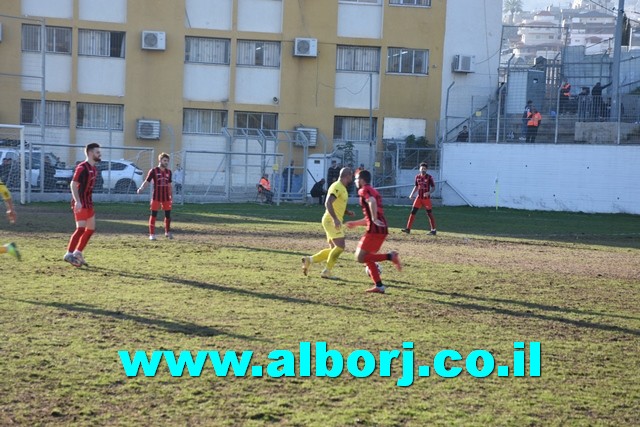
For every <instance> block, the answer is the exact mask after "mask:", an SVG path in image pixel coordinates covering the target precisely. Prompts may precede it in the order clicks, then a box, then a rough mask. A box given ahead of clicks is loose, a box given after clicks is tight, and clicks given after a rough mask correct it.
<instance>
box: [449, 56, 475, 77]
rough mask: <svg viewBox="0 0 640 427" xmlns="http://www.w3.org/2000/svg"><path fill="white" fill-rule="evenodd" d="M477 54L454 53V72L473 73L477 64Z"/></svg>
mask: <svg viewBox="0 0 640 427" xmlns="http://www.w3.org/2000/svg"><path fill="white" fill-rule="evenodd" d="M475 59H476V57H475V56H469V55H454V56H453V64H452V70H453V72H454V73H473V72H474V69H473V68H474V65H475Z"/></svg>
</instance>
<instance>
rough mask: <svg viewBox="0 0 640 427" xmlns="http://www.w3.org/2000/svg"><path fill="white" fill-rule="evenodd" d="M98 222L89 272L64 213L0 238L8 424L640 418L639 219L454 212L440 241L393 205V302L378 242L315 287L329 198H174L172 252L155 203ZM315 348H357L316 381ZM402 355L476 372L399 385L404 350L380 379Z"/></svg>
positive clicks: (3, 411)
mask: <svg viewBox="0 0 640 427" xmlns="http://www.w3.org/2000/svg"><path fill="white" fill-rule="evenodd" d="M350 208H351V209H354V210H355V211H356V212H357V214H356V217H357V218H360V217H361V215H362V213H361V211H360V209H359V208H358V207H355V206H351V207H350ZM96 212H97V219H98V223H97V232H96V234H95V235H94V236H93V237H92V240H91V242H90V243H89V246H88V247H87V249H86V250H85V258H86V260H87V262H88V263H89V264H90V267H89V268H80V269H78V268H74V267H72V266H71V265H69V264H67V263H65V262H63V261H62V256H63V255H64V252H65V248H66V244H67V241H68V238H69V235H70V234H71V232H72V231H73V228H74V225H73V218H72V214H71V211H70V209H69V206H68V204H32V205H27V206H23V207H19V210H18V215H19V217H18V223H17V224H15V225H13V226H10V225H9V224H8V222H7V221H4V220H3V221H2V222H1V223H0V243H7V242H9V241H15V242H16V243H17V244H18V246H19V248H20V249H21V251H22V254H23V260H22V262H20V263H18V262H17V261H16V260H14V259H13V258H11V257H9V256H8V255H6V254H5V255H2V256H0V273H1V274H2V285H1V286H0V357H1V359H0V366H1V368H0V425H3V426H4V425H14V424H16V425H44V424H46V425H69V424H80V425H148V426H156V425H215V426H222V425H228V426H238V425H247V426H253V425H256V426H258V425H265V424H266V425H297V426H307V425H317V426H347V425H358V426H360V425H364V426H404V425H410V426H426V425H444V426H449V425H477V426H486V425H544V426H547V425H585V426H586V425H611V426H621V425H640V406H639V402H640V381H639V380H638V379H639V378H640V363H639V356H638V354H640V308H639V307H640V217H638V216H631V215H587V214H577V213H557V212H529V211H515V210H508V209H504V210H502V209H501V210H498V211H496V210H492V209H472V208H467V207H457V208H450V207H442V208H436V209H435V210H434V214H435V215H436V219H437V221H438V235H437V236H436V237H434V236H428V235H427V234H426V232H427V218H426V215H425V214H424V212H421V213H419V214H418V216H417V218H416V221H415V225H414V230H413V231H412V234H411V235H405V234H402V233H401V232H400V230H399V229H400V228H401V227H404V225H405V222H406V219H407V215H408V213H409V208H408V207H385V214H386V216H387V218H388V219H389V222H390V225H391V226H392V230H391V234H390V235H389V238H388V239H387V241H386V243H385V245H384V246H383V250H391V249H395V250H398V251H399V252H400V256H401V259H402V262H403V267H404V268H403V271H401V272H398V271H396V270H395V269H394V268H393V266H392V265H391V263H384V264H383V271H382V278H383V281H384V282H385V285H387V287H388V288H387V294H385V295H375V294H366V293H365V292H364V290H365V289H366V288H368V287H369V286H370V285H371V283H370V280H369V278H368V277H367V276H366V275H365V273H364V267H363V266H362V265H360V264H357V263H356V262H355V261H354V259H353V255H352V253H353V251H354V250H355V247H356V244H357V241H358V239H359V238H360V235H361V233H362V232H363V229H356V230H349V231H348V232H347V251H346V252H345V253H344V254H343V255H342V256H341V258H340V260H339V261H338V264H337V266H336V268H335V269H334V273H335V274H337V275H338V276H340V278H341V279H340V280H325V279H321V278H320V271H321V268H322V267H320V266H318V265H314V266H313V268H312V270H311V272H310V275H309V277H304V276H303V275H302V273H301V269H300V258H301V256H303V255H309V254H313V253H315V252H317V251H318V250H320V249H322V248H324V247H325V246H326V241H325V239H324V234H323V231H322V228H321V225H320V218H321V216H322V213H323V209H321V208H320V207H318V206H301V205H295V204H284V205H282V206H262V205H256V204H219V205H218V204H215V205H185V206H176V207H175V209H174V212H173V215H172V218H173V225H172V228H173V232H174V235H175V239H174V240H165V239H164V238H160V237H159V238H158V240H157V241H155V242H151V241H149V240H148V238H147V237H148V236H147V219H148V208H147V206H146V205H142V204H108V205H107V204H100V205H97V207H96ZM159 218H162V214H161V213H160V214H159ZM158 225H159V226H160V227H158V228H159V229H158V236H161V235H162V228H161V220H159V221H158V223H157V226H158ZM301 342H310V343H311V344H312V348H314V347H313V345H315V343H317V342H325V343H326V345H327V347H328V348H329V349H333V350H338V351H340V352H342V355H343V356H344V360H345V363H344V369H343V372H342V374H341V375H339V376H336V377H331V378H330V377H320V378H318V377H316V376H315V373H316V369H315V368H316V364H315V361H314V360H312V361H311V365H310V366H311V375H310V376H309V377H301V376H300V369H301V366H302V364H303V362H302V360H303V358H304V357H303V355H302V354H301V353H303V352H302V351H301V350H300V349H301V345H300V343H301ZM403 342H413V344H414V346H413V352H414V356H415V361H416V362H415V363H416V371H417V366H418V365H431V366H432V368H434V367H435V364H436V363H435V361H434V357H435V356H436V354H438V353H439V352H441V351H442V350H445V349H451V350H455V351H457V352H458V353H459V354H460V355H461V356H462V360H460V361H456V360H454V358H449V359H447V360H446V363H445V364H444V365H443V368H442V369H441V371H440V373H445V372H446V373H449V374H450V373H453V372H454V371H455V368H456V367H459V368H462V370H461V372H460V374H459V375H457V376H455V377H453V378H446V377H445V376H443V375H437V374H436V372H435V369H432V370H431V375H430V376H428V377H422V378H419V377H417V374H416V377H415V379H414V382H413V385H411V386H409V387H400V386H399V385H398V384H397V383H398V382H399V379H400V378H401V377H402V376H403V374H404V372H403V368H404V369H406V366H403V364H402V357H399V358H398V359H396V360H395V361H394V362H393V365H392V369H391V372H390V376H384V375H381V367H382V365H383V363H382V362H381V361H380V360H379V359H380V357H379V355H380V354H381V352H385V351H391V350H403ZM515 342H524V343H525V349H524V351H520V350H518V349H514V343H515ZM532 342H539V343H540V346H541V351H540V366H541V370H540V376H531V373H532V372H531V369H530V365H529V362H530V359H531V356H530V343H532ZM358 349H360V350H366V351H368V352H369V353H371V354H372V355H373V356H374V357H375V358H376V365H375V367H376V369H375V371H374V372H373V373H372V374H370V375H368V376H365V377H363V378H357V377H356V376H354V375H352V373H351V372H352V371H348V369H347V357H348V356H349V354H351V353H352V352H354V351H355V350H358ZM121 350H126V351H129V352H130V353H131V354H133V353H134V352H135V351H137V350H142V351H144V352H146V354H147V355H149V356H151V354H152V352H154V351H173V352H175V353H176V357H177V353H179V352H180V351H183V350H187V351H190V352H191V353H192V354H193V355H194V358H195V355H196V353H197V352H198V351H205V350H208V351H219V352H220V353H224V352H226V351H235V352H237V353H238V354H240V352H242V351H246V350H249V351H253V359H252V361H251V364H252V365H258V364H260V365H263V366H265V367H266V366H267V365H268V364H269V363H270V362H272V361H273V359H270V358H269V355H270V353H271V352H273V351H274V350H288V351H290V352H291V354H293V355H294V356H295V358H296V362H295V366H294V368H295V369H294V370H295V376H284V377H281V378H274V377H273V375H267V374H266V373H267V368H265V374H264V375H263V376H262V377H252V376H251V375H250V373H247V374H246V375H245V376H242V377H241V376H234V375H231V374H229V375H227V376H226V377H222V376H216V374H215V373H214V368H213V365H212V363H211V362H210V361H207V363H206V364H205V365H204V368H203V369H202V372H201V374H200V375H199V376H191V375H189V371H188V370H187V369H185V370H184V374H183V375H182V376H173V375H172V373H171V372H170V369H168V368H167V365H166V364H163V363H162V364H160V365H159V367H158V369H157V372H156V374H155V376H145V375H143V373H142V372H143V370H142V369H140V370H139V374H138V375H137V376H135V377H129V376H127V375H126V373H125V370H124V368H123V363H122V362H121V358H120V357H119V353H118V352H119V351H121ZM404 350H407V349H404ZM474 350H485V351H486V352H490V353H491V354H492V355H493V357H494V358H495V367H496V368H495V369H493V370H492V371H491V373H490V374H488V376H486V377H484V378H478V375H475V376H474V375H472V373H471V372H470V371H469V369H465V368H466V364H465V363H468V361H467V362H465V358H466V357H467V356H468V355H469V354H470V353H472V352H473V351H474ZM312 353H313V354H314V355H315V352H314V351H312ZM516 353H522V354H524V355H525V358H526V359H525V360H526V363H525V366H526V369H525V375H524V376H522V377H515V376H514V371H515V370H516V365H517V362H516V361H515V360H519V359H518V357H519V354H516ZM449 354H453V353H449ZM405 360H406V357H405ZM483 360H485V362H486V359H483ZM334 361H335V360H334ZM481 362H482V360H481V361H480V362H479V363H478V364H477V365H476V367H477V370H480V371H483V372H487V371H488V368H486V366H485V365H486V363H485V364H483V363H481ZM368 365H369V363H368V362H367V360H365V359H360V360H359V363H357V366H356V367H357V368H359V369H361V370H364V369H365V367H366V366H368ZM474 365H475V364H474ZM498 366H507V367H509V371H510V375H509V376H507V377H503V376H498V374H497V373H498ZM326 367H327V368H329V369H332V368H333V367H332V364H331V363H328V364H327V365H326ZM485 368H486V369H485ZM230 371H231V370H230ZM272 372H273V371H272ZM361 372H362V371H361ZM175 374H176V372H174V375H175Z"/></svg>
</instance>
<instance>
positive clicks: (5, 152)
mask: <svg viewBox="0 0 640 427" xmlns="http://www.w3.org/2000/svg"><path fill="white" fill-rule="evenodd" d="M29 155H30V156H29ZM42 158H44V159H45V161H48V164H50V165H51V166H52V171H51V174H52V175H51V176H50V177H48V181H47V182H45V191H53V190H54V189H56V188H68V187H69V182H70V181H71V176H72V174H73V171H72V170H71V169H66V168H65V165H64V163H62V162H60V159H59V158H58V157H57V156H56V155H55V154H53V153H44V154H42V152H41V151H40V150H33V151H27V158H26V162H25V166H26V168H27V172H26V180H25V181H26V184H27V185H31V187H32V188H34V189H37V188H39V187H40V184H41V183H40V172H41V170H42V165H41V163H42ZM5 159H6V160H5ZM0 162H1V163H0V179H2V180H3V181H6V182H5V184H7V185H9V186H10V187H13V188H14V189H15V188H18V187H19V180H20V178H19V176H20V169H19V168H20V153H19V152H18V151H17V150H15V149H12V148H9V149H7V148H4V147H0ZM5 168H8V169H9V170H5ZM53 168H55V172H54V171H53ZM45 176H46V174H45Z"/></svg>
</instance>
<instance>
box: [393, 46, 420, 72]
mask: <svg viewBox="0 0 640 427" xmlns="http://www.w3.org/2000/svg"><path fill="white" fill-rule="evenodd" d="M387 52H388V53H387V73H404V74H423V75H424V74H428V71H429V51H428V50H422V49H405V48H399V47H390V48H389V50H388V51H387Z"/></svg>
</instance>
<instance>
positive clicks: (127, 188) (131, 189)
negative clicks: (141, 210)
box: [116, 179, 136, 193]
mask: <svg viewBox="0 0 640 427" xmlns="http://www.w3.org/2000/svg"><path fill="white" fill-rule="evenodd" d="M135 192H136V183H135V182H133V181H132V180H130V179H122V180H120V181H118V182H117V183H116V193H135Z"/></svg>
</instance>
